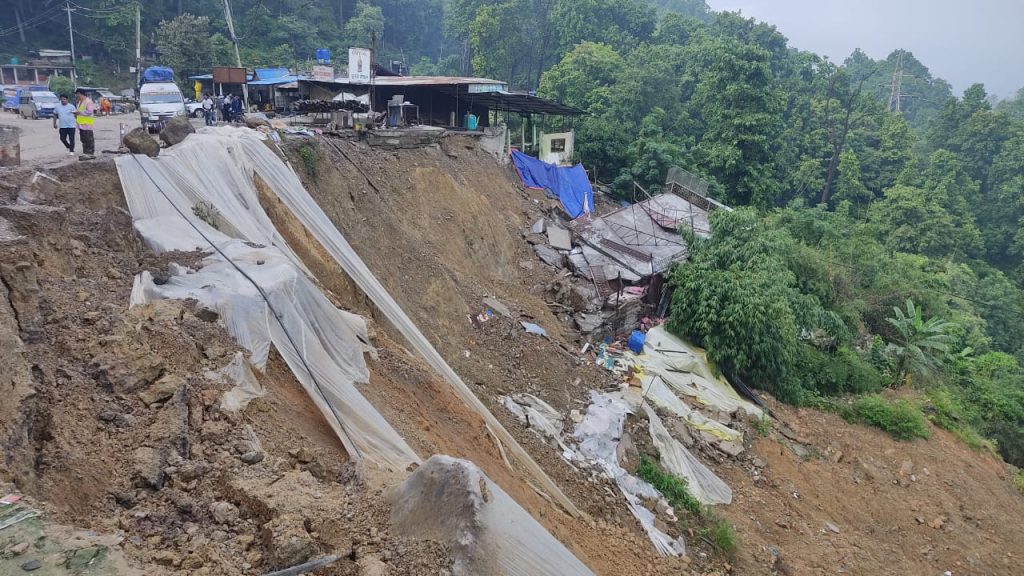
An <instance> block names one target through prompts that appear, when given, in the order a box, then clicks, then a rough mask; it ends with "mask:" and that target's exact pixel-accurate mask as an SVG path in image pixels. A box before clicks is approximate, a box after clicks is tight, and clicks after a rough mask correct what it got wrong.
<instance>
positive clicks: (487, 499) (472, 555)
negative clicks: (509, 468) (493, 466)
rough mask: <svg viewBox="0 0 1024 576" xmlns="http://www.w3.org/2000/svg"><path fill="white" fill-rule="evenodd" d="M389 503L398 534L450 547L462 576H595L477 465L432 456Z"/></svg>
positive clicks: (395, 492) (391, 496)
mask: <svg viewBox="0 0 1024 576" xmlns="http://www.w3.org/2000/svg"><path fill="white" fill-rule="evenodd" d="M389 499H390V500H391V502H392V507H391V524H392V531H393V532H394V533H396V534H398V535H402V536H411V537H415V538H425V539H431V540H436V541H440V542H444V543H446V544H448V547H449V549H450V550H451V554H452V559H453V561H454V564H453V566H452V571H453V573H454V574H455V575H456V576H476V575H478V574H479V575H482V574H493V575H499V574H511V575H524V576H525V575H529V576H589V575H591V574H592V572H591V571H590V570H589V569H588V568H587V567H586V566H584V565H583V563H582V562H580V561H579V560H578V559H577V558H576V557H575V556H573V554H572V553H571V552H569V550H567V549H566V548H565V546H563V545H562V544H561V543H560V542H559V541H558V540H556V539H555V538H554V537H553V536H551V534H550V533H548V531H547V530H545V529H544V527H543V526H541V525H540V524H539V523H538V522H537V521H536V520H534V519H533V517H532V516H530V515H529V514H528V513H527V512H526V510H523V508H522V507H521V506H519V504H517V503H516V501H515V500H513V499H512V498H511V497H510V496H509V495H508V494H506V493H505V491H504V490H502V489H501V488H500V487H499V486H498V485H497V484H495V483H494V482H492V481H491V479H490V478H488V477H487V476H486V475H485V474H484V473H483V472H482V471H481V470H480V469H479V468H478V467H477V466H476V465H475V464H473V463H471V462H467V461H465V460H458V459H455V458H451V457H449V456H432V457H431V458H429V459H428V460H427V461H426V462H424V463H423V465H422V466H420V467H419V468H418V469H417V470H416V471H415V472H413V473H412V475H411V476H409V478H408V479H406V481H405V482H403V483H402V484H401V485H399V486H397V487H395V488H394V489H393V490H392V492H391V494H390V498H389Z"/></svg>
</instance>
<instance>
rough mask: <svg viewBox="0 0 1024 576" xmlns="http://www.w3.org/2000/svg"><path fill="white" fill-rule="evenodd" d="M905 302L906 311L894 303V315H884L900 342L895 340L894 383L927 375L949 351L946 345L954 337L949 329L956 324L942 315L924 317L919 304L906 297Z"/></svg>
mask: <svg viewBox="0 0 1024 576" xmlns="http://www.w3.org/2000/svg"><path fill="white" fill-rule="evenodd" d="M906 306H907V309H906V312H904V311H903V310H901V309H900V308H899V307H896V306H894V307H893V309H892V310H893V313H894V314H895V317H893V318H888V319H887V320H888V321H889V324H892V326H893V327H894V328H896V331H897V333H898V335H899V342H896V343H895V353H896V354H895V355H896V380H895V381H894V385H896V386H901V385H903V384H905V383H908V382H911V379H912V377H914V376H918V377H920V378H923V377H926V376H927V375H928V374H931V373H932V372H934V371H935V370H936V369H938V368H939V366H941V364H942V361H943V359H944V358H945V357H946V356H947V355H948V354H949V346H950V344H952V343H953V341H954V339H953V337H952V336H950V334H949V333H950V331H951V330H952V329H953V328H955V327H956V324H955V323H953V322H948V321H946V320H943V319H941V318H936V317H932V318H929V319H928V320H924V319H923V318H922V316H921V308H920V307H918V306H916V305H915V304H914V301H913V300H910V299H909V298H908V299H907V304H906Z"/></svg>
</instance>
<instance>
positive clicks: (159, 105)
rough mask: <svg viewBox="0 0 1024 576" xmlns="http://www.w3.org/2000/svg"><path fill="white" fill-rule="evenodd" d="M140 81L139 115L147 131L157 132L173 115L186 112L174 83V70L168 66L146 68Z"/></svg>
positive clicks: (181, 114) (182, 98)
mask: <svg viewBox="0 0 1024 576" xmlns="http://www.w3.org/2000/svg"><path fill="white" fill-rule="evenodd" d="M140 82H141V84H140V85H139V116H140V117H141V119H142V126H143V127H144V128H146V130H147V131H149V133H151V134H153V133H156V132H159V131H160V130H162V129H163V127H164V125H166V124H167V122H168V121H170V119H171V118H174V117H175V116H186V115H187V114H188V111H187V109H186V108H185V97H184V96H182V94H181V90H180V89H179V88H178V85H177V84H175V83H174V72H173V71H172V70H171V69H170V68H165V67H162V66H154V67H151V68H146V70H144V71H143V73H142V77H141V79H140Z"/></svg>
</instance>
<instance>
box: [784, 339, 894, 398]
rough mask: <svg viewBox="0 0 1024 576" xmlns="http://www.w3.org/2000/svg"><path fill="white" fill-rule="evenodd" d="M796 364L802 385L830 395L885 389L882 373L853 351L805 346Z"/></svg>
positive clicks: (813, 390)
mask: <svg viewBox="0 0 1024 576" xmlns="http://www.w3.org/2000/svg"><path fill="white" fill-rule="evenodd" d="M803 348H804V349H803V351H802V354H801V359H800V363H799V372H800V376H799V377H800V380H801V382H800V383H801V386H802V387H803V388H805V389H807V390H809V391H812V392H816V393H818V394H824V395H829V396H836V395H843V394H867V393H871V392H878V391H880V390H881V389H882V388H883V387H884V386H885V382H884V381H883V379H882V375H881V373H879V372H878V370H877V369H875V367H874V366H872V365H871V363H869V362H867V361H866V360H864V359H863V358H861V357H860V354H858V353H857V352H856V351H854V350H850V349H849V348H840V349H838V350H836V351H835V352H833V353H831V354H830V353H828V352H823V351H821V350H818V349H817V348H814V347H812V346H804V347H803Z"/></svg>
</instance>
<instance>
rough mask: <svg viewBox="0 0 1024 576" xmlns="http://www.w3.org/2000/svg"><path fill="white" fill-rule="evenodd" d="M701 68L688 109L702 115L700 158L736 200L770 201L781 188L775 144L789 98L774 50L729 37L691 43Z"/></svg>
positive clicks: (694, 61) (690, 53)
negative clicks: (774, 66) (777, 78)
mask: <svg viewBox="0 0 1024 576" xmlns="http://www.w3.org/2000/svg"><path fill="white" fill-rule="evenodd" d="M687 55H688V56H689V57H690V58H692V60H691V62H692V65H693V67H694V68H695V69H696V70H697V72H696V74H695V76H696V78H695V86H694V89H693V97H692V98H691V99H690V101H689V102H688V103H687V108H688V111H689V113H690V114H691V115H692V116H693V117H694V118H698V119H699V121H700V128H699V131H700V133H701V134H700V136H699V138H698V141H697V145H696V148H695V150H694V152H693V155H694V158H695V160H696V161H697V162H698V163H699V164H700V165H702V166H704V167H705V168H706V169H707V171H708V172H709V173H710V174H711V175H712V176H713V177H714V178H715V179H716V180H717V181H718V182H719V183H720V184H721V185H722V187H723V188H724V190H725V193H726V195H727V197H726V200H727V201H728V202H731V203H733V204H739V205H748V204H752V205H755V206H759V207H768V206H771V205H773V204H774V203H775V201H776V197H777V194H778V191H779V186H778V181H777V180H775V178H774V177H773V176H774V171H775V167H774V165H773V158H772V156H773V154H772V153H773V149H774V145H775V142H776V138H777V137H778V135H779V134H780V133H781V131H782V116H781V113H782V105H783V103H784V99H783V97H782V94H781V93H780V92H779V91H778V87H777V85H776V84H775V83H774V81H773V77H772V71H771V53H770V52H768V51H767V50H765V49H763V48H761V47H759V46H757V45H754V44H745V43H743V42H740V41H738V40H735V39H733V38H729V37H707V36H704V37H702V38H701V39H700V40H698V41H695V42H692V43H691V44H690V45H689V46H687Z"/></svg>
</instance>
